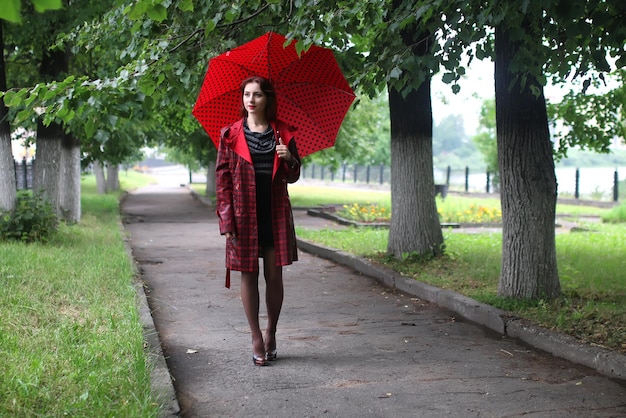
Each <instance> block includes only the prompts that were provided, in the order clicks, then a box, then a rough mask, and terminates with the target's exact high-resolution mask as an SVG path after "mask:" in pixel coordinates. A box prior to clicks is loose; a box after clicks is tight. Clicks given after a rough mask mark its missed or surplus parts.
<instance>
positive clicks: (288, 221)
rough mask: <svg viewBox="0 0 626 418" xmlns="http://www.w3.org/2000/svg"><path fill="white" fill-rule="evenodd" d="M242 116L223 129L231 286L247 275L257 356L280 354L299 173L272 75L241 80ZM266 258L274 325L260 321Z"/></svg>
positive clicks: (256, 359)
mask: <svg viewBox="0 0 626 418" xmlns="http://www.w3.org/2000/svg"><path fill="white" fill-rule="evenodd" d="M241 98H242V102H241V103H242V108H241V114H242V119H241V120H239V121H238V122H235V123H234V124H232V125H231V126H228V127H226V128H224V129H222V134H221V138H220V144H219V147H218V153H217V165H216V185H217V191H216V194H217V209H216V211H217V215H218V217H219V226H220V234H222V235H225V236H226V269H227V270H226V286H227V287H230V270H235V271H240V272H241V299H242V300H243V306H244V310H245V313H246V317H247V319H248V324H249V325H250V331H251V334H252V361H253V363H254V364H255V365H257V366H266V365H267V364H268V361H271V360H274V359H276V355H277V350H276V325H277V323H278V317H279V316H280V310H281V308H282V304H283V272H282V266H285V265H288V264H291V263H292V262H293V261H296V260H297V259H298V255H297V249H296V235H295V230H294V226H293V214H292V212H291V204H290V202H289V195H288V193H287V183H294V182H295V181H297V180H298V178H299V177H300V157H299V156H298V151H297V148H296V143H295V140H294V138H293V130H294V129H293V128H291V127H289V126H287V125H285V124H284V123H282V122H280V121H278V120H276V95H275V93H274V89H273V87H272V85H271V83H270V82H269V80H267V79H265V78H263V77H251V78H248V79H246V80H244V81H243V82H242V84H241ZM259 258H263V274H264V277H265V283H266V294H265V302H266V305H267V321H268V323H267V327H266V329H265V336H263V333H262V332H261V328H260V325H259V286H258V280H259Z"/></svg>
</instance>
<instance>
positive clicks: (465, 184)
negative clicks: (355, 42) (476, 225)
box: [301, 164, 626, 202]
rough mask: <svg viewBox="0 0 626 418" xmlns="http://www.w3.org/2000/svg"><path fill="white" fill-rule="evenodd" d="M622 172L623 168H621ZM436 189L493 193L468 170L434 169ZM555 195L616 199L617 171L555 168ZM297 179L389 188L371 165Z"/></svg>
mask: <svg viewBox="0 0 626 418" xmlns="http://www.w3.org/2000/svg"><path fill="white" fill-rule="evenodd" d="M623 169H624V170H626V167H624V168H623ZM433 174H434V179H435V185H436V186H444V185H445V186H447V189H448V190H453V191H463V192H467V193H494V192H497V191H498V189H497V185H494V175H493V173H490V172H489V171H487V170H486V169H484V170H482V171H481V170H475V171H473V172H472V171H470V168H469V167H461V168H453V167H451V166H448V167H445V168H443V169H442V168H435V169H434V173H433ZM556 176H557V182H558V187H559V189H558V190H559V195H561V196H571V197H573V198H576V199H579V198H582V197H583V196H585V197H590V198H592V199H594V200H607V199H610V200H613V201H615V202H617V201H618V199H619V175H618V168H615V169H612V168H606V167H601V168H583V169H579V168H573V167H572V168H569V167H565V168H557V169H556ZM301 178H303V179H312V180H324V181H331V182H341V183H355V184H367V185H381V186H385V185H387V186H388V185H390V184H391V168H390V167H388V166H383V165H379V166H372V165H342V166H340V167H339V168H338V169H337V170H335V171H334V172H333V171H331V170H330V168H329V167H325V166H321V165H317V164H309V165H306V166H303V167H302V172H301Z"/></svg>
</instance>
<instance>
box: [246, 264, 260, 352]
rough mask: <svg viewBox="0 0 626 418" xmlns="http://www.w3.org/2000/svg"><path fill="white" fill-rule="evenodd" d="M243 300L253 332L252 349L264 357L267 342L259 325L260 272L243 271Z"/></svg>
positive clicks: (251, 331)
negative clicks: (265, 342)
mask: <svg viewBox="0 0 626 418" xmlns="http://www.w3.org/2000/svg"><path fill="white" fill-rule="evenodd" d="M241 300H242V301H243V308H244V311H245V312H246V318H247V319H248V324H249V325H250V333H251V334H252V350H253V353H254V355H255V356H257V357H261V358H263V357H264V355H265V344H264V342H263V334H262V332H261V327H260V326H259V274H258V273H244V272H242V273H241Z"/></svg>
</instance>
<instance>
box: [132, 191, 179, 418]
mask: <svg viewBox="0 0 626 418" xmlns="http://www.w3.org/2000/svg"><path fill="white" fill-rule="evenodd" d="M123 199H124V196H123V197H122V199H121V200H120V206H121V204H122V201H123ZM120 230H121V232H122V237H123V240H124V248H125V250H126V254H128V258H129V260H130V261H131V262H132V267H133V271H134V277H135V280H134V281H133V287H134V288H135V294H136V295H137V309H138V311H139V320H140V321H141V325H142V328H143V335H144V339H145V341H146V353H147V356H148V361H149V363H150V366H151V367H152V369H151V370H150V382H151V387H152V393H153V394H154V396H155V397H156V399H157V401H158V402H159V404H160V405H161V410H160V411H159V415H158V416H159V418H173V417H178V416H179V413H180V406H179V404H178V398H177V397H176V391H175V390H174V383H173V382H172V377H171V375H170V371H169V368H168V367H167V363H166V362H165V356H164V355H163V350H162V348H161V340H160V339H159V333H158V332H157V330H156V326H155V325H154V319H153V318H152V312H150V307H149V305H148V297H147V295H146V288H145V283H144V281H143V279H142V278H141V273H140V271H139V268H138V267H137V263H136V262H135V258H134V257H133V251H132V249H131V248H130V244H129V242H128V237H127V232H126V230H125V228H124V225H123V224H122V223H120Z"/></svg>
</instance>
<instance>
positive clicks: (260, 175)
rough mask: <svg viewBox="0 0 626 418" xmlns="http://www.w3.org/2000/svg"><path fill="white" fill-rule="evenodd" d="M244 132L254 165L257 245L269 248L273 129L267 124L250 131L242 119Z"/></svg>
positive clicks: (273, 153) (274, 150)
mask: <svg viewBox="0 0 626 418" xmlns="http://www.w3.org/2000/svg"><path fill="white" fill-rule="evenodd" d="M244 133H245V136H246V142H247V143H248V148H249V149H250V156H251V157H252V164H253V165H254V174H255V182H256V213H257V230H258V232H259V245H260V246H261V247H264V248H271V247H273V246H274V233H273V228H272V171H273V169H274V155H275V153H276V141H275V139H274V130H273V129H272V127H271V126H268V128H267V129H266V130H265V131H264V132H252V131H251V130H250V129H249V128H248V124H247V122H246V121H245V119H244Z"/></svg>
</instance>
